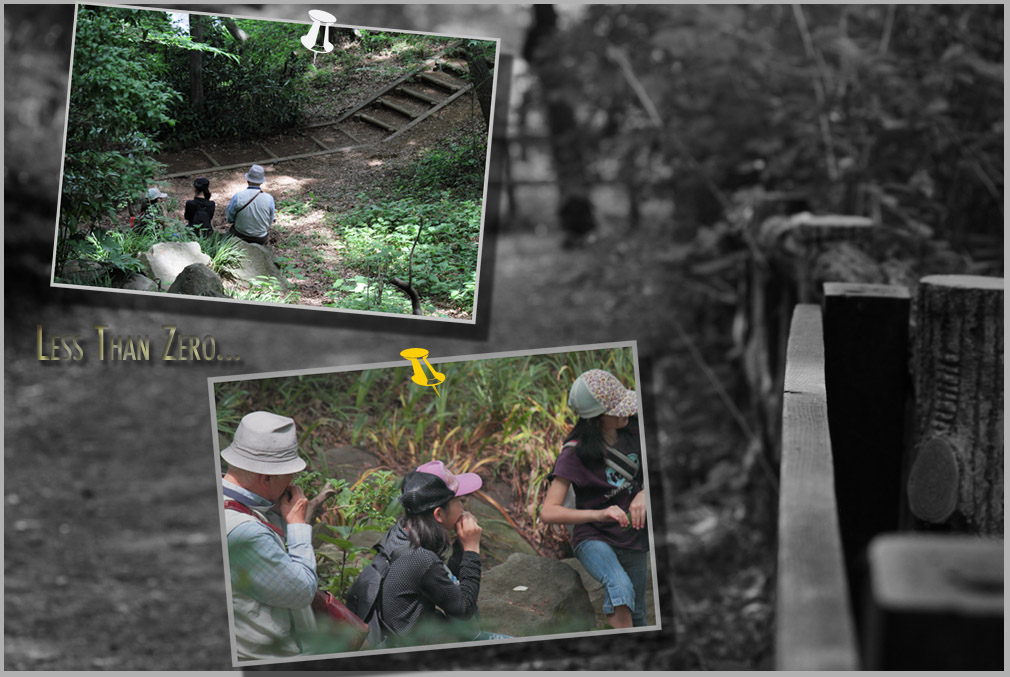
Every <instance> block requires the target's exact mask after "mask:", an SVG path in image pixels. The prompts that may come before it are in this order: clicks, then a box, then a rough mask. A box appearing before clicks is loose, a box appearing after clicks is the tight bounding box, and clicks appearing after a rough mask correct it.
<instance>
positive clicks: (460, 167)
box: [407, 135, 487, 196]
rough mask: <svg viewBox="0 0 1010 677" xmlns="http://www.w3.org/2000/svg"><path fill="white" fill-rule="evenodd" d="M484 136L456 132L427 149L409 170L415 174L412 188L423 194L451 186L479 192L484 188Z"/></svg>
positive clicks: (466, 193) (467, 193)
mask: <svg viewBox="0 0 1010 677" xmlns="http://www.w3.org/2000/svg"><path fill="white" fill-rule="evenodd" d="M486 154H487V146H486V145H485V137H481V139H480V140H479V141H478V140H477V139H473V138H463V137H462V136H461V135H454V136H452V137H450V138H448V139H445V140H443V141H441V142H440V143H439V144H438V145H437V146H435V147H434V148H430V149H428V150H426V151H425V152H424V153H422V154H421V156H420V157H419V158H418V159H417V160H415V161H414V162H413V163H412V164H411V166H410V168H409V169H408V170H407V173H408V174H413V180H412V181H411V182H410V192H411V193H412V194H413V195H424V194H427V193H431V192H435V193H440V192H442V191H443V190H451V191H453V192H454V193H456V194H459V195H464V196H473V195H478V196H479V195H480V194H481V193H482V191H483V189H484V166H485V163H486V162H485V161H486Z"/></svg>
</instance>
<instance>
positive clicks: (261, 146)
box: [256, 142, 280, 160]
mask: <svg viewBox="0 0 1010 677" xmlns="http://www.w3.org/2000/svg"><path fill="white" fill-rule="evenodd" d="M256 145H257V146H259V147H260V150H262V151H263V152H264V153H266V154H267V155H269V156H270V157H271V158H273V159H274V160H279V159H280V156H279V155H277V154H276V153H274V152H273V151H272V150H270V149H269V148H267V147H266V146H264V145H263V144H262V143H259V142H257V143H256Z"/></svg>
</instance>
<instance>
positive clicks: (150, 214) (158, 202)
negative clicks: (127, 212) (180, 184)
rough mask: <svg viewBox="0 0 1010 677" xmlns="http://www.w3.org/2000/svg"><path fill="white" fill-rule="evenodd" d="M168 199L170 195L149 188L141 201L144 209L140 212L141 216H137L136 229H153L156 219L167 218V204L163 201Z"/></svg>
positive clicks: (157, 189)
mask: <svg viewBox="0 0 1010 677" xmlns="http://www.w3.org/2000/svg"><path fill="white" fill-rule="evenodd" d="M166 197H168V193H163V192H161V189H159V188H148V190H147V192H146V193H144V197H143V198H142V200H141V202H142V203H143V207H142V208H141V210H140V214H139V215H138V216H137V220H136V224H135V225H134V227H135V228H139V229H143V230H146V229H149V228H152V227H153V226H154V225H155V219H156V218H157V217H159V216H165V204H164V203H163V202H162V200H164V199H165V198H166Z"/></svg>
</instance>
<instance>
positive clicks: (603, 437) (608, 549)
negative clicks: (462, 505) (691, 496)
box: [540, 369, 648, 628]
mask: <svg viewBox="0 0 1010 677" xmlns="http://www.w3.org/2000/svg"><path fill="white" fill-rule="evenodd" d="M568 406H570V407H571V408H572V410H573V411H575V413H576V414H578V416H579V420H578V422H577V423H576V424H575V426H574V427H573V428H572V431H571V432H570V433H569V434H568V438H567V439H566V441H565V444H564V446H563V447H562V449H561V454H560V455H559V456H558V459H557V460H556V461H555V462H554V469H553V471H552V472H551V474H550V475H549V479H550V480H551V484H550V487H549V488H548V490H547V497H546V498H545V500H544V506H543V509H542V510H541V513H540V517H541V519H542V520H543V521H544V522H546V523H548V524H571V525H574V527H575V528H574V532H573V541H574V547H575V555H576V556H577V557H578V558H579V561H580V562H581V563H582V565H583V566H584V567H585V568H586V571H588V572H589V573H590V574H591V575H592V576H593V577H594V578H596V579H597V580H598V581H600V583H602V584H603V587H604V591H605V597H604V602H603V613H604V615H606V617H607V620H608V622H609V623H610V625H611V626H612V627H614V628H629V627H632V626H636V627H639V626H643V625H645V624H646V618H645V587H646V578H647V571H648V539H647V533H648V532H647V531H646V530H645V526H646V505H647V501H648V497H647V496H646V493H645V489H644V484H643V479H642V468H641V461H642V446H641V442H640V440H639V436H638V425H637V424H635V425H628V422H629V417H633V416H634V415H635V414H636V413H637V411H638V397H637V395H636V394H635V391H634V390H628V389H627V388H625V387H624V386H623V385H622V384H621V382H620V381H619V380H618V379H617V378H616V377H615V376H614V375H613V374H610V373H609V372H606V371H603V370H602V369H591V370H589V371H587V372H585V373H584V374H582V375H581V376H579V378H577V379H576V380H575V383H574V384H573V385H572V388H571V390H570V391H569V394H568ZM569 487H571V488H572V489H574V492H575V508H567V507H565V506H564V505H563V503H564V501H565V497H566V496H567V495H568V490H569Z"/></svg>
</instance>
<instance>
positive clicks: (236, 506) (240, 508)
mask: <svg viewBox="0 0 1010 677" xmlns="http://www.w3.org/2000/svg"><path fill="white" fill-rule="evenodd" d="M224 509H225V510H234V511H236V512H243V513H245V514H246V515H252V516H253V517H255V518H256V519H258V520H259V521H260V522H262V523H263V524H265V525H267V526H268V527H270V528H271V529H273V530H274V531H275V532H277V535H278V536H280V537H281V540H282V541H286V540H287V536H286V535H285V534H284V532H283V531H281V530H280V529H279V528H278V527H276V526H274V525H273V524H270V522H267V521H266V519H265V518H264V517H263V515H261V514H259V513H258V512H256V511H255V510H253V509H252V508H250V507H249V506H247V505H244V504H242V503H239V502H238V501H233V500H232V499H230V498H226V499H225V501H224Z"/></svg>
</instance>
